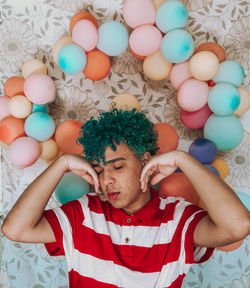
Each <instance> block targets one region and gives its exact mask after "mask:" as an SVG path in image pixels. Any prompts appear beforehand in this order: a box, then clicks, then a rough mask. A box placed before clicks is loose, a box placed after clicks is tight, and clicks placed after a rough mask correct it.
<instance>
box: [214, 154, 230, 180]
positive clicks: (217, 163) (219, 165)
mask: <svg viewBox="0 0 250 288" xmlns="http://www.w3.org/2000/svg"><path fill="white" fill-rule="evenodd" d="M211 165H212V166H213V167H214V168H216V169H217V170H218V172H219V173H220V178H221V179H224V178H226V177H227V175H228V174H229V167H228V165H227V163H226V162H225V161H224V160H222V159H215V160H214V162H213V163H211Z"/></svg>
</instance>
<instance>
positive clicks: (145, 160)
mask: <svg viewBox="0 0 250 288" xmlns="http://www.w3.org/2000/svg"><path fill="white" fill-rule="evenodd" d="M150 157H151V154H150V153H149V152H145V153H144V154H143V156H142V158H141V161H142V165H143V166H144V165H146V163H147V162H148V161H149V159H150Z"/></svg>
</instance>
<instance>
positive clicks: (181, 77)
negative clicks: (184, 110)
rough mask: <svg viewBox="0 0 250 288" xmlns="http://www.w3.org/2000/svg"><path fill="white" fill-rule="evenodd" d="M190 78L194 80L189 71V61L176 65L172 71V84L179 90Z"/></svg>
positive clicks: (170, 76)
mask: <svg viewBox="0 0 250 288" xmlns="http://www.w3.org/2000/svg"><path fill="white" fill-rule="evenodd" d="M190 78H192V74H191V73H190V70H189V62H188V61H184V62H182V63H178V64H175V65H174V66H173V68H172V69H171V71H170V75H169V79H170V82H171V84H172V85H173V86H174V87H175V88H176V89H179V87H180V86H181V85H182V84H183V83H184V81H186V80H188V79H190Z"/></svg>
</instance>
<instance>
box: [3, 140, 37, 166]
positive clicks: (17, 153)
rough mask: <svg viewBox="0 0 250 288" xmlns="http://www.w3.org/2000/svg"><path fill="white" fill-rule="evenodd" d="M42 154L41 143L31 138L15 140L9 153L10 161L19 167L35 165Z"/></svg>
mask: <svg viewBox="0 0 250 288" xmlns="http://www.w3.org/2000/svg"><path fill="white" fill-rule="evenodd" d="M40 154H41V147H40V145H39V143H38V142H37V141H36V140H35V139H33V138H30V137H20V138H17V139H16V140H14V141H13V142H12V143H11V145H10V147H9V151H8V156H9V160H10V161H11V162H12V163H13V164H14V165H16V166H17V167H21V168H24V167H28V166H31V165H33V164H34V163H35V162H36V161H37V160H38V158H39V156H40Z"/></svg>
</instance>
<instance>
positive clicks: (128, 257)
mask: <svg viewBox="0 0 250 288" xmlns="http://www.w3.org/2000/svg"><path fill="white" fill-rule="evenodd" d="M206 214H207V213H206V212H205V211H204V210H201V209H200V208H199V207H197V206H195V205H192V204H191V203H189V202H186V201H184V200H183V199H181V198H175V197H168V198H167V199H162V198H160V197H159V195H158V193H157V192H156V191H154V190H152V200H151V201H150V202H149V203H148V204H147V205H146V206H145V207H143V208H142V209H141V210H140V211H138V212H136V213H135V214H133V215H128V214H126V213H125V212H124V211H123V210H121V209H117V208H114V207H113V206H112V205H110V204H109V203H108V201H105V199H101V198H100V197H99V196H97V195H96V194H87V195H85V196H84V197H83V198H81V199H79V200H75V201H72V202H68V203H66V204H64V205H62V206H61V207H60V208H55V209H51V210H47V211H45V212H44V215H45V217H46V219H47V220H48V222H49V223H50V225H51V227H52V229H53V232H54V234H55V238H56V242H54V243H45V247H46V249H47V251H48V253H49V254H50V255H51V256H57V255H65V256H66V260H67V264H68V271H69V287H71V288H72V287H74V288H79V287H87V288H92V287H93V288H99V287H100V288H111V287H125V288H138V287H139V288H142V287H143V288H152V287H171V288H176V287H181V283H182V281H183V278H184V276H185V275H186V274H187V272H188V270H189V268H190V267H191V264H192V263H200V262H203V261H206V260H207V259H208V258H209V257H210V256H211V255H212V252H213V248H205V247H204V248H200V247H197V248H195V249H194V245H193V232H194V229H195V227H196V225H197V223H198V222H199V220H200V219H201V218H202V217H204V216H205V215H206Z"/></svg>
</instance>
